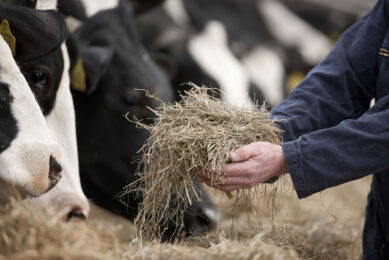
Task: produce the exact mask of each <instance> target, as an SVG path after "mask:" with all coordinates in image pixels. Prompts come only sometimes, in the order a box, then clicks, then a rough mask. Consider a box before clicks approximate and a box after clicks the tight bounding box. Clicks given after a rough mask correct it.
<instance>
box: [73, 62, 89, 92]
mask: <svg viewBox="0 0 389 260" xmlns="http://www.w3.org/2000/svg"><path fill="white" fill-rule="evenodd" d="M71 81H72V88H73V89H75V90H77V91H80V92H85V91H86V73H85V69H84V64H83V61H82V59H81V58H80V59H78V60H77V63H76V65H75V66H74V68H73V70H72V73H71Z"/></svg>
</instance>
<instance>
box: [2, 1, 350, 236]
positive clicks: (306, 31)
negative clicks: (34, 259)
mask: <svg viewBox="0 0 389 260" xmlns="http://www.w3.org/2000/svg"><path fill="white" fill-rule="evenodd" d="M54 9H55V10H54ZM274 14H276V15H274ZM277 16H282V19H276V18H277ZM356 18H357V17H354V19H356ZM351 20H353V19H350V21H347V22H345V24H343V25H334V24H331V23H330V22H328V25H327V27H326V28H328V27H331V26H333V27H334V26H346V25H348V23H351V22H352V21H351ZM0 22H1V24H0V34H1V35H2V36H3V37H0V201H1V203H5V202H7V201H8V200H9V199H10V197H12V196H13V193H14V192H13V190H14V188H15V189H16V190H17V192H18V193H19V194H20V195H21V196H22V197H23V198H27V197H33V201H34V202H35V203H37V204H39V205H43V206H45V207H51V208H53V209H54V210H55V211H57V212H62V214H63V217H64V219H70V218H72V217H80V218H87V217H88V213H89V203H88V199H89V200H92V201H93V202H94V203H96V204H98V205H100V206H102V207H104V208H106V209H108V210H111V211H112V212H115V213H117V214H120V215H122V216H125V217H127V218H129V219H133V218H134V217H135V216H136V214H137V207H138V204H139V202H140V200H141V198H138V197H136V196H133V195H131V194H130V195H128V196H127V197H126V198H125V201H126V202H127V205H124V204H123V203H121V202H120V201H119V200H118V198H117V194H118V193H119V192H120V191H121V190H122V188H123V187H124V186H126V185H127V184H128V183H130V182H132V181H134V180H135V178H136V176H135V175H134V173H135V170H136V168H137V164H136V163H134V162H133V161H134V160H133V159H134V157H135V156H136V154H137V151H138V150H139V148H140V147H141V146H142V144H143V142H144V141H145V140H146V139H147V138H148V133H147V131H145V130H143V129H139V128H136V126H135V125H132V124H130V123H128V121H127V120H125V118H124V117H123V115H124V114H126V113H127V112H130V114H131V115H135V116H136V117H137V118H139V119H144V120H150V121H151V120H152V119H151V118H152V115H151V113H150V111H149V110H148V109H147V107H151V108H153V107H156V106H158V103H157V102H155V101H153V100H151V99H148V98H147V97H146V96H145V95H144V94H143V92H139V91H136V89H145V90H148V91H150V92H151V93H155V94H156V95H157V96H158V97H159V98H161V99H162V100H163V101H165V102H173V101H175V100H178V99H179V98H180V96H179V93H182V92H183V91H184V90H185V89H186V88H187V87H188V86H187V85H183V84H182V83H185V82H189V81H191V82H194V83H196V84H205V85H207V86H212V87H217V88H220V89H222V90H223V96H222V97H221V98H222V99H223V100H225V101H226V102H229V103H231V104H233V105H247V104H252V102H253V99H254V98H255V99H256V100H258V101H259V103H261V102H263V101H264V100H267V102H268V104H269V106H270V107H272V106H275V105H277V104H278V103H279V102H281V101H282V99H283V98H284V97H285V95H286V94H287V91H286V90H285V84H286V83H285V82H286V78H287V74H288V73H289V72H290V71H293V70H296V69H300V70H303V71H304V72H306V71H307V70H309V68H311V67H312V66H313V65H314V64H316V63H317V62H319V61H320V59H321V58H323V56H324V55H325V53H326V52H327V51H328V50H329V48H330V47H331V41H330V40H329V38H328V37H327V36H326V35H325V34H324V33H322V32H320V31H319V30H317V29H315V28H314V27H312V26H311V25H309V24H308V23H307V22H305V21H303V20H302V19H301V18H299V17H298V16H296V15H295V14H294V13H293V12H291V11H290V10H289V9H288V8H286V7H285V5H283V4H282V3H280V2H278V1H255V0H242V1H231V0H213V1H207V0H166V1H163V0H120V1H119V0H111V1H102V0H94V1H92V0H58V2H57V0H2V1H0ZM342 29H343V28H342ZM196 185H197V188H198V189H203V188H202V186H201V185H200V184H199V183H196ZM202 194H203V195H202V196H203V198H202V200H201V201H197V202H195V203H194V204H193V205H192V206H191V207H190V208H188V209H187V211H186V214H185V229H186V230H187V231H188V232H203V231H207V230H209V229H211V228H213V227H214V226H215V224H216V222H217V220H218V212H217V209H216V207H215V205H214V204H213V203H212V201H211V199H210V198H209V196H208V195H207V194H206V193H205V192H203V193H202ZM87 198H88V199H87ZM173 206H174V205H171V207H173ZM177 228H178V227H176V224H175V223H173V222H172V223H171V226H169V229H168V230H167V231H166V235H167V237H170V236H171V235H172V234H173V233H174V232H175V231H176V230H177Z"/></svg>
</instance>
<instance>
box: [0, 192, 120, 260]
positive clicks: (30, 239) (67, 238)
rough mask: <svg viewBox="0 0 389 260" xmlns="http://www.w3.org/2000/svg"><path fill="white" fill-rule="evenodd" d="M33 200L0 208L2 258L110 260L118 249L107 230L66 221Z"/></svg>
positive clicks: (16, 259) (114, 239) (0, 253)
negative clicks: (35, 203)
mask: <svg viewBox="0 0 389 260" xmlns="http://www.w3.org/2000/svg"><path fill="white" fill-rule="evenodd" d="M58 216H62V214H58V212H57V213H54V212H50V211H48V210H45V209H43V208H40V207H38V206H36V205H34V204H32V203H29V202H28V201H26V202H17V201H16V200H13V201H12V202H11V203H10V204H8V205H6V206H4V207H1V208H0V259H14V260H18V259H20V260H24V259H109V258H111V256H113V255H115V254H117V252H118V250H119V243H118V239H117V238H116V237H115V235H114V234H113V233H112V232H110V231H109V230H107V229H103V228H100V227H98V226H94V227H92V226H90V225H88V224H86V222H85V221H71V222H70V223H65V222H63V221H62V220H61V219H60V218H59V217H58Z"/></svg>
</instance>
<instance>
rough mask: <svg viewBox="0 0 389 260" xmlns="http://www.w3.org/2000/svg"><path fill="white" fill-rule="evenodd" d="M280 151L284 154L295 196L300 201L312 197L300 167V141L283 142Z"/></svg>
mask: <svg viewBox="0 0 389 260" xmlns="http://www.w3.org/2000/svg"><path fill="white" fill-rule="evenodd" d="M282 149H283V151H284V154H285V159H286V164H287V165H288V169H289V173H290V176H291V178H292V182H293V186H294V188H295V190H296V193H297V196H298V197H299V199H302V198H305V197H308V196H310V195H312V192H310V191H309V190H310V189H309V187H308V185H307V182H306V180H305V178H304V172H303V169H302V167H301V162H300V158H301V149H300V140H295V141H290V142H285V143H283V144H282Z"/></svg>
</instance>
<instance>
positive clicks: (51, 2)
mask: <svg viewBox="0 0 389 260" xmlns="http://www.w3.org/2000/svg"><path fill="white" fill-rule="evenodd" d="M35 9H38V10H51V9H57V0H38V1H37V2H36V6H35Z"/></svg>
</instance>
